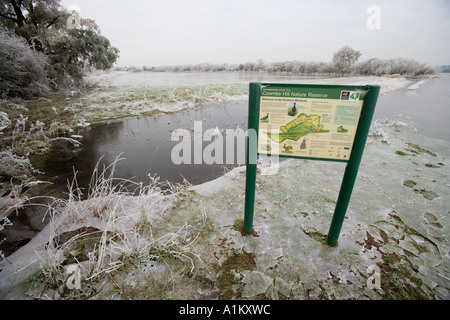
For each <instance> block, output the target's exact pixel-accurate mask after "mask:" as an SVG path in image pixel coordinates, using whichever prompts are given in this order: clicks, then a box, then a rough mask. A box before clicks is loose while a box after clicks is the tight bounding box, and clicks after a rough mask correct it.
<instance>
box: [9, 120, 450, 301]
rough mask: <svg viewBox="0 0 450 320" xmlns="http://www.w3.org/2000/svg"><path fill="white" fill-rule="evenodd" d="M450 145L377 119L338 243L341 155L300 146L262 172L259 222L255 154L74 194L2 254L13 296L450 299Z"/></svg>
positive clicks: (405, 127)
mask: <svg viewBox="0 0 450 320" xmlns="http://www.w3.org/2000/svg"><path fill="white" fill-rule="evenodd" d="M449 159H450V146H449V143H448V142H446V141H440V140H435V139H429V138H426V137H423V136H421V135H419V134H417V133H415V132H414V128H413V127H412V126H411V125H408V124H406V123H405V122H402V121H398V120H397V121H396V120H392V119H391V120H386V121H383V120H379V121H377V122H375V123H374V124H373V126H372V129H371V134H370V137H369V140H368V143H367V147H366V150H365V153H364V157H363V162H362V165H361V168H360V171H359V176H358V179H357V181H356V185H355V189H354V192H353V195H352V199H351V202H350V206H349V209H348V212H347V218H346V219H345V222H344V225H343V229H342V233H341V237H340V240H339V246H338V247H335V248H332V247H329V246H327V245H326V235H327V233H328V228H329V226H330V223H331V219H332V215H333V211H334V207H335V204H336V199H337V196H338V192H339V188H340V182H341V179H342V175H343V173H344V167H345V164H341V163H332V162H319V161H306V160H287V161H284V162H282V164H281V166H280V169H279V172H278V174H276V175H274V176H262V175H260V174H258V178H257V189H256V202H255V221H254V222H255V226H254V228H255V232H254V233H253V235H249V236H243V235H242V234H241V229H242V219H243V215H244V199H245V167H242V168H237V169H235V170H233V171H231V172H229V173H228V174H226V175H225V176H223V177H221V178H219V179H218V180H215V181H211V182H208V183H206V184H203V185H200V186H195V187H186V188H178V190H176V192H174V193H172V194H169V195H164V194H163V193H162V191H161V190H160V189H159V188H158V187H157V186H153V187H151V188H149V189H147V190H146V191H145V192H142V195H141V196H139V197H131V196H127V195H125V194H107V195H104V196H99V197H97V198H94V199H91V200H88V201H85V202H76V201H73V202H69V203H68V205H67V207H66V208H65V209H61V214H59V215H58V216H57V217H56V218H55V220H54V223H52V224H51V225H49V226H48V227H47V228H46V229H45V230H44V231H42V233H41V234H39V235H38V236H37V237H36V238H35V239H33V240H32V241H31V242H30V243H29V244H28V245H27V246H25V247H23V248H22V249H20V250H19V251H17V252H16V253H14V254H13V255H11V256H10V257H8V261H2V262H1V264H0V268H1V269H2V270H1V272H0V298H3V299H18V298H27V299H30V298H34V299H65V298H71V299H73V298H80V299H194V300H198V299H264V298H268V299H449V298H450V297H449V289H450V256H449V250H450V245H449V241H450V238H449V234H450V233H449V226H450V223H449V222H450V201H449V198H448V194H449V188H450V171H449V167H450V161H449ZM69 231H76V232H72V233H71V232H69ZM57 234H59V235H60V237H59V238H58V237H55V235H57ZM50 235H52V236H50ZM49 239H51V241H50V240H49ZM56 239H57V240H56ZM41 267H42V268H43V269H42V270H43V271H41ZM75 269H77V270H78V271H76V272H79V275H80V276H79V278H80V281H79V282H80V283H79V288H75V289H74V288H73V284H74V283H75V284H76V282H74V279H75V278H74V277H73V275H76V272H75V273H73V274H71V272H73V270H75ZM75 280H76V279H75ZM378 280H379V282H377V281H378ZM69 284H72V285H69ZM69 287H70V288H69Z"/></svg>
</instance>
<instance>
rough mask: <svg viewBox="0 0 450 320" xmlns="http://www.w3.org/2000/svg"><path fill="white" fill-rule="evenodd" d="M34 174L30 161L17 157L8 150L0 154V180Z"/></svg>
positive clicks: (34, 170)
mask: <svg viewBox="0 0 450 320" xmlns="http://www.w3.org/2000/svg"><path fill="white" fill-rule="evenodd" d="M35 172H36V169H34V168H33V165H32V164H31V162H30V160H28V159H26V158H23V157H18V156H17V155H15V154H14V153H13V152H11V151H10V150H5V151H1V152H0V178H3V179H10V178H13V177H21V176H28V175H31V174H33V173H35Z"/></svg>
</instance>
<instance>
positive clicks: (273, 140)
mask: <svg viewBox="0 0 450 320" xmlns="http://www.w3.org/2000/svg"><path fill="white" fill-rule="evenodd" d="M364 96H365V91H364V87H356V86H355V87H349V86H346V87H337V86H314V85H311V86H307V85H304V86H292V85H291V86H289V85H282V86H281V85H263V86H262V89H261V96H260V99H261V100H260V106H259V117H260V118H259V129H258V154H262V155H279V156H284V157H293V158H306V159H319V160H331V161H348V160H349V159H350V155H351V152H352V148H353V143H354V141H355V135H356V131H357V128H358V123H359V119H360V115H361V110H362V107H363V103H364Z"/></svg>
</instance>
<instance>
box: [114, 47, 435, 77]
mask: <svg viewBox="0 0 450 320" xmlns="http://www.w3.org/2000/svg"><path fill="white" fill-rule="evenodd" d="M360 56H361V53H360V52H359V51H356V50H354V49H352V48H350V47H349V46H345V47H343V48H341V49H339V50H338V51H336V52H335V53H334V54H333V60H332V61H331V62H318V61H309V62H303V61H284V62H265V61H264V60H262V59H260V60H258V61H257V62H246V63H241V64H211V63H200V64H188V65H174V66H159V67H145V66H144V67H142V68H141V69H137V68H134V67H131V71H133V70H135V71H138V70H143V71H154V72H190V71H193V72H239V71H243V72H273V73H275V72H278V73H286V74H296V75H325V76H330V75H366V76H369V75H373V76H383V75H392V74H400V75H402V76H423V75H430V74H434V73H435V70H434V69H433V68H431V67H430V66H428V65H426V64H424V63H420V62H417V61H415V60H412V59H407V58H395V59H389V60H382V59H377V58H373V59H370V60H367V61H363V62H358V60H359V58H360ZM126 69H127V70H130V68H122V69H121V70H126Z"/></svg>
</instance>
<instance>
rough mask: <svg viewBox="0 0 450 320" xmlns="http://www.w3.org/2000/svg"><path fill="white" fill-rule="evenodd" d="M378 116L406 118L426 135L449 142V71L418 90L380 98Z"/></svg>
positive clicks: (378, 117) (405, 120) (408, 122)
mask: <svg viewBox="0 0 450 320" xmlns="http://www.w3.org/2000/svg"><path fill="white" fill-rule="evenodd" d="M374 118H375V119H380V118H386V119H393V118H395V119H396V120H400V121H404V122H405V123H406V124H408V125H412V126H414V127H415V128H416V129H417V131H418V133H419V134H421V135H424V136H426V137H430V138H435V139H441V140H446V141H450V133H449V129H448V128H449V127H450V74H448V73H442V74H441V78H439V79H433V80H430V81H428V82H426V83H425V84H424V85H423V86H421V87H419V88H418V89H417V90H407V89H404V90H400V91H396V92H392V93H389V94H387V95H384V96H381V97H380V98H379V99H378V104H377V109H376V111H375V115H374Z"/></svg>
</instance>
